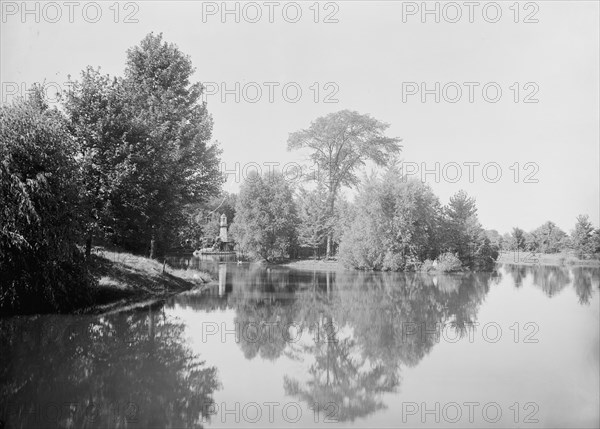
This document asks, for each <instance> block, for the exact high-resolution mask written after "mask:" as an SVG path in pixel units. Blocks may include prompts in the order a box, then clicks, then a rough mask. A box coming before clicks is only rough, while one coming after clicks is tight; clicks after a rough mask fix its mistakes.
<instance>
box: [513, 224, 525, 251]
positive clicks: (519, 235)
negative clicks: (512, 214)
mask: <svg viewBox="0 0 600 429" xmlns="http://www.w3.org/2000/svg"><path fill="white" fill-rule="evenodd" d="M511 248H512V250H525V231H523V230H522V229H521V228H518V227H514V228H513V230H512V246H511Z"/></svg>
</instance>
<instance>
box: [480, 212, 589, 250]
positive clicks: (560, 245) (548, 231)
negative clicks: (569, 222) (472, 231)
mask: <svg viewBox="0 0 600 429" xmlns="http://www.w3.org/2000/svg"><path fill="white" fill-rule="evenodd" d="M486 234H487V236H488V238H489V239H490V241H491V242H492V243H493V244H494V245H496V246H498V248H499V249H500V250H503V251H509V250H513V251H516V250H523V251H526V252H534V253H560V252H572V253H574V254H575V255H576V256H577V257H579V258H582V259H587V258H592V257H594V256H595V255H597V254H598V253H600V228H594V226H593V225H592V223H591V222H590V218H589V216H588V215H579V216H577V219H576V220H575V226H574V228H573V229H572V230H571V233H570V234H567V233H566V232H564V231H563V230H562V229H560V228H559V227H558V226H556V224H555V223H554V222H551V221H548V222H546V223H544V224H543V225H541V226H540V227H538V228H536V229H534V230H533V231H531V232H525V231H524V230H522V229H521V228H518V227H515V228H513V230H512V232H510V233H505V234H504V235H500V234H499V233H498V231H496V230H493V229H492V230H487V231H486Z"/></svg>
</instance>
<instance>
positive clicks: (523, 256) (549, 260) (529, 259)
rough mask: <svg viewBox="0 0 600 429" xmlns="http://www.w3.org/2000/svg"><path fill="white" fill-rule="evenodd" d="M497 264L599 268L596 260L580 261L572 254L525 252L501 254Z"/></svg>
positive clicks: (599, 262) (598, 261)
mask: <svg viewBox="0 0 600 429" xmlns="http://www.w3.org/2000/svg"><path fill="white" fill-rule="evenodd" d="M497 262H498V263H500V264H513V265H549V266H569V265H576V266H585V267H600V260H598V259H580V258H578V257H577V256H576V255H574V254H573V253H569V252H563V253H534V252H526V251H519V252H516V251H510V252H502V253H501V254H500V256H498V260H497Z"/></svg>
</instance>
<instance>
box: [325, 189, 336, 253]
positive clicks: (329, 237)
mask: <svg viewBox="0 0 600 429" xmlns="http://www.w3.org/2000/svg"><path fill="white" fill-rule="evenodd" d="M334 204H335V192H333V191H331V192H329V219H330V221H331V220H333V213H334ZM332 252H333V225H331V224H330V227H329V231H328V232H327V253H326V256H325V259H326V260H327V259H330V258H331V256H332Z"/></svg>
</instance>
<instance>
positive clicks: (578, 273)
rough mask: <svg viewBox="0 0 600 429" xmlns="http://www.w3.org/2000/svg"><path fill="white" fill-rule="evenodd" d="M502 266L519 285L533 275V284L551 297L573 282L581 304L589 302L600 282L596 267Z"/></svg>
mask: <svg viewBox="0 0 600 429" xmlns="http://www.w3.org/2000/svg"><path fill="white" fill-rule="evenodd" d="M502 268H503V269H504V270H505V271H506V272H507V273H509V274H510V275H511V276H512V278H513V280H514V282H515V286H517V287H520V286H521V284H522V282H523V280H524V279H525V278H527V277H528V276H531V281H532V283H533V285H534V286H536V287H539V288H540V289H542V290H543V291H544V293H545V294H546V295H547V296H548V297H549V298H552V297H553V296H556V295H558V294H559V293H560V292H561V291H562V290H564V289H565V288H566V287H567V286H568V285H569V284H570V283H572V284H573V287H574V289H575V293H576V294H577V296H578V298H579V302H580V303H581V304H589V302H590V299H591V297H592V295H593V289H594V285H595V287H596V288H597V287H598V286H599V284H600V281H599V279H600V269H598V268H594V267H572V268H567V267H562V266H542V265H530V266H528V265H510V264H505V265H503V266H502Z"/></svg>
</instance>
